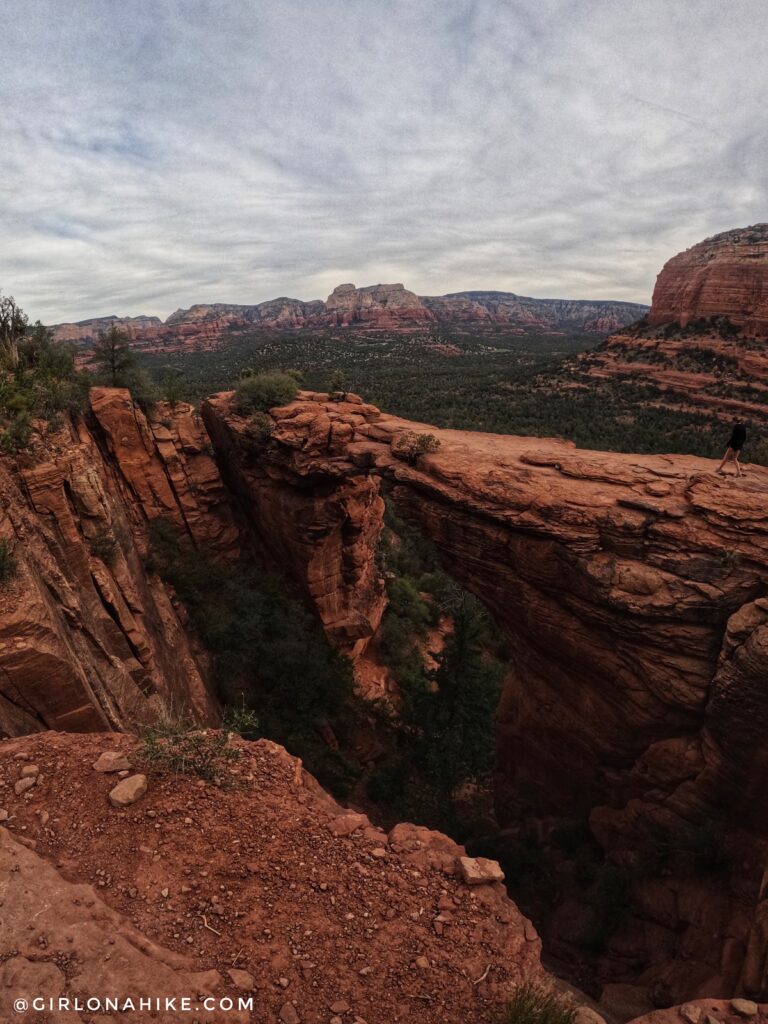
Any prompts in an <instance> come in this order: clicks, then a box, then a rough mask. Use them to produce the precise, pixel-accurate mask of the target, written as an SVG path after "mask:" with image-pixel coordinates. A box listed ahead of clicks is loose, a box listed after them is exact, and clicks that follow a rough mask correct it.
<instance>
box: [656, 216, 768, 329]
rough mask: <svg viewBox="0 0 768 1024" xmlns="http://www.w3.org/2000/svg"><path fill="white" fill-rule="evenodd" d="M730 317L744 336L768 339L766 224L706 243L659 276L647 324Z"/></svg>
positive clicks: (675, 259)
mask: <svg viewBox="0 0 768 1024" xmlns="http://www.w3.org/2000/svg"><path fill="white" fill-rule="evenodd" d="M710 317H727V318H728V319H729V320H730V321H731V323H732V324H735V325H736V326H738V327H739V328H741V331H742V333H743V334H744V335H746V336H749V337H762V338H765V337H768V224H755V225H753V226H752V227H748V228H741V229H737V230H734V231H724V232H723V233H722V234H719V235H714V236H713V237H712V238H707V239H705V241H703V242H699V244H698V245H694V246H693V247H692V248H690V249H686V251H685V252H682V253H679V254H678V255H677V256H675V257H673V258H672V259H671V260H670V261H669V262H668V263H667V264H665V266H664V269H663V270H662V271H661V273H660V274H659V277H658V279H657V281H656V288H655V289H654V292H653V302H652V305H651V311H650V313H649V314H648V322H649V324H650V325H651V326H657V325H659V324H666V323H670V322H672V321H674V322H676V323H679V324H680V325H681V327H685V326H687V325H688V324H689V323H690V322H691V321H692V320H696V319H699V318H704V319H707V318H710Z"/></svg>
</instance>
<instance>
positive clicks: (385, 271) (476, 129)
mask: <svg viewBox="0 0 768 1024" xmlns="http://www.w3.org/2000/svg"><path fill="white" fill-rule="evenodd" d="M13 8H14V9H13V10H12V11H9V12H6V15H5V23H4V34H5V40H4V49H5V52H6V53H14V54H16V55H17V56H18V59H17V60H14V61H13V62H5V63H3V64H2V66H0V133H1V134H0V142H1V143H2V145H0V244H1V245H2V250H1V251H2V257H3V258H2V265H1V266H2V270H1V272H0V288H2V289H3V290H4V291H6V292H10V293H12V294H14V295H15V297H16V299H17V300H18V301H19V302H20V303H21V304H22V305H23V306H24V308H25V309H26V310H27V311H28V312H29V313H30V315H31V316H32V317H41V318H42V319H44V320H47V321H49V322H52V321H55V320H62V319H75V318H82V317H85V316H89V315H97V314H108V313H119V314H137V313H155V314H159V315H163V316H164V315H167V314H168V313H169V312H170V311H171V310H173V309H175V308H176V307H177V306H180V305H182V306H184V305H190V304H191V303H193V302H204V301H225V302H257V301H261V300H263V299H267V298H272V297H274V296H276V295H285V294H287V295H293V296H295V297H299V298H307V299H309V298H324V297H325V295H326V294H327V293H328V292H329V291H330V290H331V288H332V287H334V286H335V285H336V284H338V283H339V282H341V281H343V280H352V281H355V282H356V283H358V284H368V283H375V282H377V281H393V280H397V281H402V282H403V283H405V284H406V285H407V286H408V287H411V288H413V289H414V290H416V291H417V292H419V293H421V294H441V293H444V292H448V291H457V290H461V289H465V288H472V287H485V288H498V289H506V290H510V291H517V292H520V293H523V294H533V295H540V296H563V297H575V298H581V297H583V298H590V297H593V298H600V297H603V298H621V299H629V300H640V301H643V300H646V301H647V300H648V298H649V297H650V293H651V290H652V286H653V281H654V278H655V275H656V274H657V273H658V271H659V269H660V268H661V265H662V264H663V262H664V261H665V260H666V259H667V258H669V257H670V256H672V255H673V254H674V253H676V252H677V251H679V250H680V249H682V248H686V247H687V246H689V245H691V244H693V243H695V242H696V241H698V240H700V239H701V238H703V237H705V236H707V235H710V234H713V233H715V232H717V231H720V230H725V229H726V228H730V227H736V226H742V225H745V224H748V223H754V222H756V221H759V220H764V219H766V207H767V204H766V199H767V198H768V197H767V195H766V193H767V191H768V180H767V177H766V167H768V125H767V124H766V115H765V112H764V96H765V95H766V91H768V64H767V62H765V60H764V54H763V53H762V52H761V46H762V40H763V39H764V37H765V32H766V29H768V8H766V6H765V4H764V0H740V2H739V3H738V4H734V5H730V8H728V9H726V7H725V6H724V5H723V4H722V2H721V0H698V2H697V3H696V4H670V3H669V2H668V0H645V2H644V3H642V4H637V3H635V2H634V0H631V2H630V0H614V2H613V3H611V4H606V3H604V2H603V0H422V2H421V3H418V4H414V3H413V2H412V0H390V2H389V3H388V4H381V3H378V2H375V0H265V2H264V3H260V4H254V3H252V2H251V0H217V2H215V3H214V2H213V0H133V2H132V3H131V4H118V3H117V0H80V2H78V4H76V5H74V6H73V9H72V11H71V12H70V13H66V14H65V13H64V9H63V7H62V5H61V4H60V3H59V2H57V0H27V2H26V3H25V4H17V5H13Z"/></svg>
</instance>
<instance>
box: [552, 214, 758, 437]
mask: <svg viewBox="0 0 768 1024" xmlns="http://www.w3.org/2000/svg"><path fill="white" fill-rule="evenodd" d="M571 369H572V371H573V372H574V375H575V376H576V378H577V379H578V378H582V380H583V382H584V383H586V384H587V385H588V386H590V387H594V386H595V384H598V385H599V383H600V382H602V381H608V382H611V383H612V384H613V385H615V386H618V387H619V388H622V387H624V386H625V385H626V386H629V387H630V388H632V389H634V390H635V391H636V389H637V388H638V387H643V388H645V389H646V390H647V391H648V402H649V403H652V404H654V405H658V406H661V407H667V408H670V409H673V410H675V411H685V412H688V413H691V412H692V413H704V414H706V415H707V416H709V417H714V418H717V419H719V420H723V421H728V422H732V421H734V420H736V419H749V420H751V421H752V422H753V424H755V425H757V424H764V423H766V422H768V225H766V224H757V225H754V226H753V227H750V228H743V229H739V230H735V231H727V232H724V233H723V234H720V235H715V236H714V237H713V238H708V239H707V240H706V241H704V242H700V243H699V244H698V245H694V246H693V247H692V248H691V249H687V250H686V251H685V252H682V253H680V254H679V255H677V256H675V257H674V258H673V259H671V260H670V261H669V262H668V263H667V264H666V265H665V266H664V268H663V270H662V271H661V273H660V274H659V276H658V279H657V282H656V288H655V290H654V293H653V304H652V306H651V309H650V312H649V313H648V315H647V317H645V318H644V319H643V320H642V321H641V322H639V323H638V324H636V325H634V326H633V327H632V328H631V329H630V330H629V331H627V330H622V329H621V328H618V333H616V334H614V335H613V336H612V337H610V338H608V339H607V341H606V342H605V343H604V344H602V345H601V346H600V347H599V348H598V349H597V350H595V351H594V352H590V353H587V354H586V355H583V356H581V357H580V358H579V359H578V360H576V361H574V363H573V364H572V367H571ZM633 401H634V402H635V403H636V402H637V399H636V397H635V398H634V399H633ZM726 439H727V435H725V436H724V437H723V442H725V440H726Z"/></svg>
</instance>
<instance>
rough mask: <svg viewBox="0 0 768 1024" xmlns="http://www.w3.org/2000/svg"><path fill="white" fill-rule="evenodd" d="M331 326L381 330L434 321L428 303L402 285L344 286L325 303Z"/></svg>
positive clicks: (335, 290) (336, 289) (341, 285)
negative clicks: (358, 325) (359, 326)
mask: <svg viewBox="0 0 768 1024" xmlns="http://www.w3.org/2000/svg"><path fill="white" fill-rule="evenodd" d="M325 308H326V310H327V312H328V313H329V314H330V318H329V319H330V323H332V324H335V325H338V326H344V327H347V326H349V325H350V324H358V323H362V324H367V325H369V326H375V327H378V328H391V327H406V326H418V325H421V324H429V323H431V322H432V321H433V320H434V317H433V316H432V315H431V314H430V312H429V310H428V309H427V308H426V306H425V305H424V303H423V302H422V301H421V299H420V298H419V297H418V295H414V293H413V292H409V291H407V290H406V289H405V288H404V287H403V286H402V285H401V284H377V285H373V286H371V287H369V288H355V286H354V285H353V284H340V285H339V286H338V288H334V290H333V292H332V293H331V294H330V295H329V296H328V300H327V302H326V304H325Z"/></svg>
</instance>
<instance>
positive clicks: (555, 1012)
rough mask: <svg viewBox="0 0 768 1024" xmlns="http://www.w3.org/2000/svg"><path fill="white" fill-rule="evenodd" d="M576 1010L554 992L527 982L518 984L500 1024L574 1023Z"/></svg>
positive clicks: (500, 1018) (500, 1019)
mask: <svg viewBox="0 0 768 1024" xmlns="http://www.w3.org/2000/svg"><path fill="white" fill-rule="evenodd" d="M575 1015H576V1011H575V1009H574V1008H573V1007H572V1006H569V1005H568V1004H567V1003H566V1002H565V1000H564V999H563V998H562V997H560V996H557V995H555V994H554V993H553V992H550V991H548V990H547V989H544V988H542V987H541V986H539V985H535V984H533V983H532V982H525V983H524V984H522V985H518V987H517V988H516V989H515V992H514V995H513V996H512V998H511V999H510V1000H509V1002H508V1003H507V1005H506V1007H505V1008H504V1011H503V1013H502V1015H501V1016H500V1017H499V1021H498V1024H573V1019H574V1017H575Z"/></svg>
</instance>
